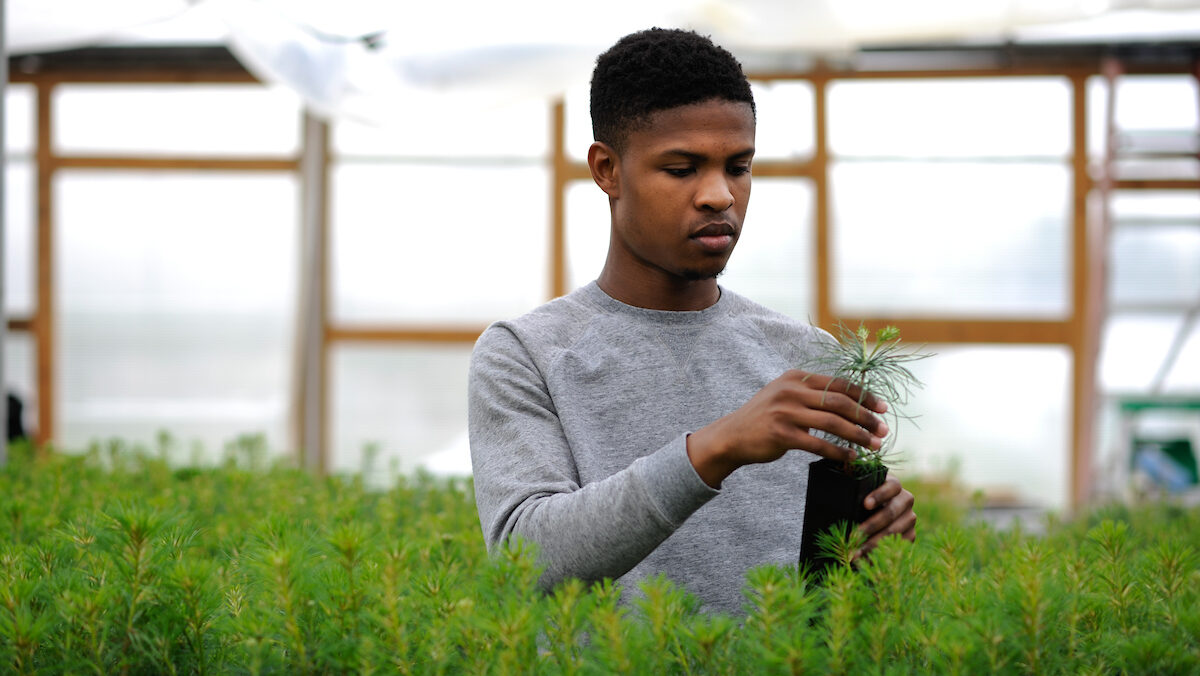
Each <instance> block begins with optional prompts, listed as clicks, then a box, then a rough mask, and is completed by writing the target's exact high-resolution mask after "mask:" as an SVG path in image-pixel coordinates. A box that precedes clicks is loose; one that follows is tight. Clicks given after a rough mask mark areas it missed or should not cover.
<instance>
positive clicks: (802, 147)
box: [0, 0, 1200, 509]
mask: <svg viewBox="0 0 1200 676" xmlns="http://www.w3.org/2000/svg"><path fill="white" fill-rule="evenodd" d="M423 5H428V6H421V7H420V8H416V6H415V5H412V4H411V3H384V2H369V1H367V0H344V1H342V2H338V3H321V2H283V0H195V1H184V0H109V1H108V2H104V3H95V2H88V1H85V0H7V2H5V3H3V4H0V7H3V9H4V23H5V26H4V28H5V30H4V36H5V38H4V39H5V45H4V48H5V52H6V55H7V68H8V75H7V83H6V86H5V87H4V108H3V111H4V125H3V130H4V132H3V133H4V144H3V146H4V184H3V201H4V211H3V214H4V238H3V243H4V252H3V265H4V275H3V284H4V306H3V308H4V313H5V316H6V318H7V322H6V323H5V328H6V335H5V337H4V341H3V343H4V351H3V379H4V382H5V383H6V385H7V387H8V390H9V392H10V393H11V394H13V395H16V396H17V397H18V398H19V399H20V401H21V402H22V404H23V410H22V415H21V421H22V422H23V426H24V428H25V431H26V432H27V434H28V435H29V436H30V437H32V438H33V439H35V440H37V441H38V442H41V443H53V444H54V445H55V446H56V447H59V448H62V449H65V450H68V451H75V450H82V449H84V448H86V447H87V446H88V445H89V444H90V443H93V442H96V441H103V440H108V439H113V438H120V439H124V440H127V441H130V442H135V443H142V444H146V445H147V446H148V447H154V446H155V445H156V444H157V443H158V441H157V440H158V439H159V438H160V435H161V434H162V433H163V432H167V433H169V435H170V436H171V437H172V438H173V439H174V443H173V444H171V445H170V447H169V449H168V450H167V452H168V453H170V454H171V455H172V459H173V460H175V461H177V462H180V463H186V462H213V461H215V460H217V459H219V458H220V457H221V453H222V449H223V448H224V447H225V445H226V444H227V443H228V442H229V441H230V440H232V439H235V438H237V437H239V436H241V435H247V434H258V435H263V437H264V438H265V440H266V444H267V445H268V447H269V448H270V449H271V450H272V452H274V453H277V454H279V455H292V456H294V457H295V458H296V459H297V461H298V462H301V463H303V464H305V465H307V466H310V467H313V468H314V469H317V470H319V471H327V472H357V471H365V472H367V474H368V476H369V477H370V478H371V479H372V480H374V481H378V482H380V483H386V482H387V481H388V480H389V478H390V477H393V476H394V475H395V473H396V472H413V471H416V470H417V469H418V468H422V467H423V468H425V469H426V470H428V471H431V472H434V473H443V474H467V473H469V472H470V463H469V456H468V451H467V440H466V368H467V363H468V359H469V356H470V352H471V348H472V345H473V342H474V340H475V339H476V338H477V337H478V335H479V333H480V332H481V331H482V330H483V328H484V327H485V326H487V324H488V323H490V322H492V321H494V320H497V319H502V318H507V317H512V316H515V315H517V314H520V313H522V312H524V311H526V310H529V309H531V308H533V307H535V306H536V305H538V304H540V303H541V302H544V301H546V300H548V299H550V298H553V297H555V296H558V295H561V294H563V293H566V292H568V291H570V290H571V289H573V288H575V287H577V286H579V285H581V284H584V283H587V282H589V281H590V280H592V279H593V278H594V277H595V276H596V274H597V273H598V272H599V269H600V266H601V264H602V263H603V259H604V252H605V247H606V242H607V236H608V212H607V204H606V201H605V199H604V197H603V195H602V193H601V192H600V191H599V190H598V189H597V188H596V187H595V185H594V184H593V183H592V182H591V179H590V176H589V174H588V172H587V167H586V163H585V157H586V152H587V148H588V145H589V144H590V142H591V129H590V122H589V118H588V110H587V85H588V78H589V76H590V71H591V67H592V64H593V62H594V59H595V57H596V55H597V54H599V53H600V52H601V51H603V50H604V49H606V48H607V47H608V46H609V45H610V44H611V43H612V42H614V41H615V40H616V39H617V38H619V37H620V36H621V35H624V34H625V33H628V32H631V31H634V30H638V29H641V28H645V27H649V26H652V25H658V26H678V27H686V28H693V29H695V30H698V31H700V32H702V33H705V34H708V35H711V36H712V37H713V38H714V39H715V40H716V41H717V42H718V43H720V44H722V45H723V46H725V47H727V48H728V49H730V50H731V51H732V52H733V53H734V54H735V55H736V56H738V58H739V59H740V60H741V61H742V62H743V65H744V66H745V69H746V71H747V72H748V73H749V74H750V75H751V78H752V80H753V83H754V88H755V96H756V100H757V104H758V139H757V144H758V153H757V157H756V160H755V167H754V174H755V179H754V193H753V200H752V202H751V206H750V211H749V214H748V218H747V224H746V230H745V232H744V235H743V237H742V240H741V242H740V244H739V246H738V250H737V253H736V254H735V255H734V257H733V259H732V262H731V264H730V266H729V269H728V271H727V273H726V274H725V276H723V277H722V279H721V283H722V284H723V285H724V286H726V287H728V288H730V289H733V290H736V291H739V292H740V293H742V294H744V295H747V296H749V297H751V298H753V299H755V300H757V301H759V302H762V303H764V304H766V305H768V306H770V307H773V308H775V309H778V310H780V311H782V312H786V313H788V314H790V315H793V316H795V317H798V318H804V319H809V320H811V321H812V322H814V323H816V324H818V325H820V326H823V327H825V328H829V329H832V328H833V327H834V326H835V325H836V323H837V322H839V321H842V322H845V323H847V324H851V325H857V324H858V322H859V321H866V322H867V323H868V325H870V326H872V327H875V326H882V325H883V324H884V323H892V324H895V325H897V326H898V327H900V329H901V331H902V336H903V337H904V339H905V340H906V341H908V342H910V343H913V344H916V345H922V344H923V345H925V348H926V349H927V350H929V351H932V352H936V356H935V357H933V358H930V359H927V360H925V361H922V362H919V363H917V365H916V366H917V368H916V370H917V372H918V375H919V376H920V377H921V379H922V380H923V381H924V382H925V383H926V387H925V389H924V390H922V391H920V392H919V393H917V394H916V396H915V397H914V398H913V400H912V402H911V403H910V406H909V412H910V413H912V414H914V415H915V416H916V419H915V421H914V423H913V424H905V425H903V426H902V428H901V429H900V430H899V431H898V441H897V450H898V451H899V452H900V462H899V466H898V467H897V469H896V471H897V472H898V473H899V474H900V475H902V476H918V475H919V476H923V477H934V478H937V477H942V478H943V479H945V480H947V481H948V483H949V485H953V486H957V487H960V488H962V489H965V490H967V491H976V492H978V495H979V496H981V499H982V500H983V501H984V502H985V503H987V504H992V505H1010V506H1030V507H1037V508H1043V509H1046V508H1048V509H1064V508H1069V507H1072V506H1075V505H1080V504H1083V503H1085V502H1087V501H1090V500H1097V499H1102V498H1104V497H1107V496H1118V497H1122V496H1129V495H1130V494H1132V493H1138V494H1140V493H1145V492H1146V491H1151V492H1153V491H1158V492H1176V493H1189V492H1190V493H1192V494H1194V492H1195V486H1196V484H1197V483H1198V482H1197V476H1196V463H1195V457H1196V449H1197V448H1198V447H1200V322H1198V321H1197V318H1198V316H1200V156H1198V151H1200V112H1198V111H1200V90H1198V87H1197V78H1198V77H1200V70H1198V68H1200V65H1198V64H1200V1H1198V2H1188V1H1183V0H1159V1H1142V2H1137V1H1120V0H1113V1H1105V0H1081V1H1068V0H1061V1H1056V2H1032V1H1030V0H1024V1H1021V0H1008V1H1003V0H997V1H994V2H993V1H987V2H983V1H977V2H970V3H965V2H949V1H944V0H941V1H933V0H924V1H923V0H917V1H914V2H906V3H895V2H884V1H882V0H843V1H840V2H833V0H808V1H800V2H783V1H775V0H751V1H745V2H734V1H733V0H707V1H702V0H674V1H671V2H663V3H644V2H643V3H636V4H635V3H633V2H622V1H615V2H609V3H606V4H605V5H603V6H589V7H588V8H587V10H586V11H584V9H581V8H578V7H576V6H575V5H574V4H573V3H561V2H559V3H552V2H532V1H530V2H514V3H505V4H501V3H482V2H461V1H460V2H443V3H423Z"/></svg>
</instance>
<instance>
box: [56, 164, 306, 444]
mask: <svg viewBox="0 0 1200 676" xmlns="http://www.w3.org/2000/svg"><path fill="white" fill-rule="evenodd" d="M298 190H299V186H298V185H297V182H296V180H295V178H294V177H293V176H290V175H277V174H259V173H253V174H250V173H211V172H210V173H178V172H170V173H151V172H103V173H95V172H85V171H64V172H61V173H60V174H58V177H57V181H56V185H55V197H56V200H55V210H56V214H57V216H58V228H57V231H56V241H57V246H58V248H57V251H56V260H57V267H56V276H57V279H56V284H57V289H58V294H59V295H58V298H57V305H58V307H57V311H58V317H57V320H58V322H59V323H58V337H57V338H58V363H57V369H58V373H57V386H58V400H57V405H58V407H59V408H58V413H57V415H58V420H59V430H58V432H59V434H58V440H59V441H60V442H62V443H63V444H65V445H66V446H67V447H76V448H77V447H79V446H81V445H83V444H85V443H87V442H88V441H89V440H90V439H93V438H107V437H121V438H124V439H129V440H135V441H149V440H152V439H153V438H154V436H155V434H156V433H157V431H158V430H160V429H165V430H169V431H170V432H172V433H173V434H175V435H176V436H178V437H179V438H180V439H182V440H184V441H185V442H190V441H196V442H199V443H201V444H203V445H204V446H205V447H206V448H207V449H208V451H209V452H210V453H211V452H213V451H216V450H218V449H219V448H220V447H221V445H222V444H223V443H224V442H226V441H228V440H229V439H231V438H233V437H234V436H236V435H239V434H243V433H266V434H267V435H268V440H269V443H270V444H271V446H272V447H273V448H275V449H281V448H282V447H283V445H284V443H285V442H286V439H285V438H284V433H285V426H286V420H287V415H288V384H289V382H290V378H291V368H292V352H291V350H292V334H293V331H294V322H295V314H294V313H295V310H294V307H295V302H296V301H295V290H296V288H297V280H296V274H297V269H296V268H297V262H298V259H299V253H298V250H297V233H298V230H299V228H298V223H297V222H298V215H297V204H298V202H299V195H298Z"/></svg>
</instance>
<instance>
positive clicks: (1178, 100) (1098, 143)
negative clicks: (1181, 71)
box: [1087, 75, 1200, 179]
mask: <svg viewBox="0 0 1200 676" xmlns="http://www.w3.org/2000/svg"><path fill="white" fill-rule="evenodd" d="M1116 87H1117V90H1116V96H1117V99H1116V109H1115V111H1114V114H1115V122H1114V123H1115V125H1116V128H1117V131H1118V133H1119V134H1120V137H1119V139H1118V144H1119V145H1118V148H1119V150H1120V154H1122V155H1127V154H1129V153H1138V152H1142V151H1148V152H1154V151H1158V152H1175V153H1190V154H1191V155H1192V157H1183V158H1174V159H1171V158H1157V159H1154V158H1144V157H1143V158H1133V159H1120V158H1119V157H1118V161H1117V165H1116V166H1115V167H1114V171H1115V172H1116V175H1117V176H1118V177H1120V178H1147V179H1149V178H1180V179H1183V178H1191V179H1195V178H1200V166H1198V165H1197V163H1196V160H1195V154H1196V152H1198V151H1200V146H1198V145H1197V144H1198V141H1197V136H1196V130H1197V129H1198V128H1200V93H1198V92H1197V89H1196V79H1195V78H1194V77H1191V76H1190V75H1122V76H1120V77H1119V78H1117V81H1116ZM1108 94H1109V89H1108V84H1107V82H1106V81H1105V79H1104V78H1103V77H1100V76H1096V77H1092V78H1090V79H1089V80H1088V130H1087V131H1088V152H1089V153H1090V154H1091V155H1092V157H1093V158H1095V159H1097V160H1099V159H1100V158H1103V157H1104V152H1105V149H1106V147H1107V132H1108V130H1107V126H1106V118H1105V116H1106V106H1107V105H1108Z"/></svg>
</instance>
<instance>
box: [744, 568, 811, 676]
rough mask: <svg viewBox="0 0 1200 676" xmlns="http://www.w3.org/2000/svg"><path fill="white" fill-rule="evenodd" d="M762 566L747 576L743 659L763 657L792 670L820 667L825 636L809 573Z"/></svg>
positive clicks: (780, 670)
mask: <svg viewBox="0 0 1200 676" xmlns="http://www.w3.org/2000/svg"><path fill="white" fill-rule="evenodd" d="M793 571H795V572H794V574H790V573H789V571H785V570H784V569H782V568H780V567H778V566H759V567H757V568H754V569H751V570H750V572H749V573H748V574H747V576H746V582H747V587H746V597H747V601H748V607H747V611H748V612H747V616H746V621H745V629H744V631H743V632H742V634H741V637H742V641H741V644H742V645H744V646H749V649H747V650H743V651H742V653H741V655H742V658H743V660H746V661H747V662H749V663H755V662H759V661H761V662H763V663H764V664H765V665H768V666H771V667H773V668H774V669H773V671H775V672H778V673H786V674H798V673H805V672H815V671H816V668H815V665H816V663H817V653H818V650H819V641H820V636H819V634H818V633H817V632H815V631H813V629H812V625H813V624H814V622H815V621H816V617H817V613H818V608H817V599H816V591H815V588H814V587H811V586H810V585H809V579H808V577H807V575H805V574H803V573H801V572H799V570H798V569H793Z"/></svg>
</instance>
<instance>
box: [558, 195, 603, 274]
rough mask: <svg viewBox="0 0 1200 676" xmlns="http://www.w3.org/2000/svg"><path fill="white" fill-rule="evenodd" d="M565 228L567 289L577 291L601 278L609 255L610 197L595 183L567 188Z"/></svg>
mask: <svg viewBox="0 0 1200 676" xmlns="http://www.w3.org/2000/svg"><path fill="white" fill-rule="evenodd" d="M566 228H567V234H566V239H567V288H568V289H576V288H579V287H581V286H583V285H584V284H587V283H588V282H590V281H592V280H593V279H596V278H597V277H599V276H600V269H601V268H603V267H604V259H605V257H606V256H607V254H608V233H609V230H610V228H611V219H610V217H609V210H608V196H607V195H605V194H604V191H602V190H600V188H599V187H598V186H597V185H596V184H595V183H593V182H592V181H590V180H589V181H574V182H572V183H570V184H569V185H568V186H567V199H566Z"/></svg>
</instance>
